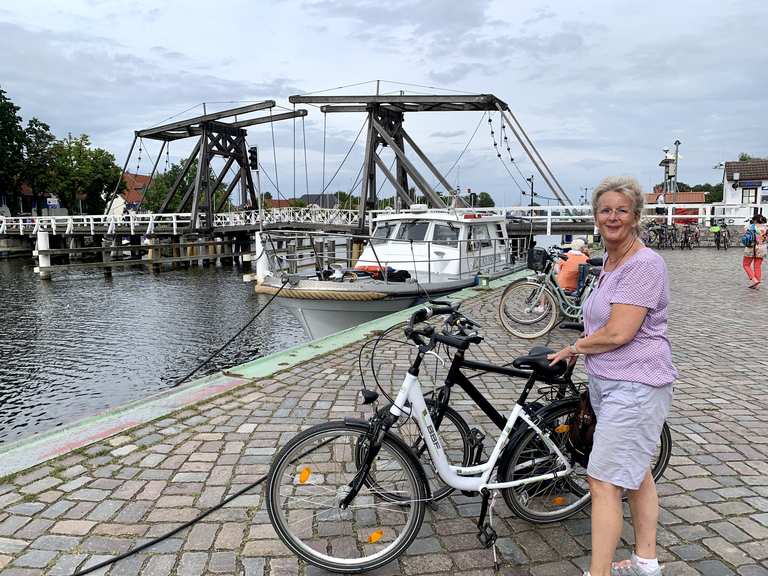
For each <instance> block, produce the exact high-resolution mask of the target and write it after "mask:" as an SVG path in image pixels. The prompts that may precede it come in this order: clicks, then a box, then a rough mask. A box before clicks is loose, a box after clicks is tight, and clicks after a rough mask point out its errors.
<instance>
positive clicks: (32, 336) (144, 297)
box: [0, 260, 307, 442]
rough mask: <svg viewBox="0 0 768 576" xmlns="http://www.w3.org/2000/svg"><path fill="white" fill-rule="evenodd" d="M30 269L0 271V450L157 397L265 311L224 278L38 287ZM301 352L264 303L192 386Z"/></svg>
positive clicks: (79, 281)
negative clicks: (231, 369)
mask: <svg viewBox="0 0 768 576" xmlns="http://www.w3.org/2000/svg"><path fill="white" fill-rule="evenodd" d="M32 266H33V263H32V262H31V261H26V260H24V261H22V260H7V261H3V260H0V442H7V441H11V440H15V439H18V438H20V437H23V436H29V435H31V434H34V433H37V432H41V431H44V430H47V429H50V428H53V427H55V426H60V425H61V424H63V423H66V422H71V421H73V420H76V419H79V418H82V417H84V416H90V415H94V414H96V413H98V412H101V411H103V410H105V409H107V408H110V407H113V406H118V405H120V404H124V403H126V402H130V401H132V400H137V399H141V398H145V397H147V396H149V395H151V394H154V393H156V392H158V391H161V390H163V389H167V388H168V386H169V385H170V384H171V383H173V382H174V381H175V380H177V379H178V378H180V377H182V376H183V375H185V374H186V373H187V372H188V371H190V370H191V369H192V368H194V367H195V366H196V365H197V364H199V363H200V362H201V361H202V360H204V359H205V358H206V357H207V356H208V355H209V354H210V353H211V352H213V351H214V350H215V349H216V348H218V347H219V346H221V345H222V344H224V342H226V341H227V340H228V339H229V338H230V337H231V336H232V335H233V334H234V333H235V332H237V330H239V329H240V328H241V327H242V326H243V325H244V324H245V323H246V322H247V321H248V320H250V319H251V317H252V316H253V315H254V314H256V312H257V311H258V310H259V309H260V308H261V306H263V305H264V304H265V303H266V302H267V300H268V299H269V297H268V296H257V295H255V294H253V285H252V284H245V283H244V282H243V281H242V276H241V273H240V272H238V271H237V270H235V269H232V268H213V267H212V268H193V269H190V270H178V271H171V272H163V273H161V274H152V273H149V272H146V271H138V270H131V271H123V272H115V273H114V276H113V277H112V278H111V279H105V278H104V276H103V275H102V274H101V273H98V272H94V273H82V272H80V273H74V272H73V273H72V274H70V275H61V274H60V275H57V276H54V278H53V279H52V280H51V281H49V282H41V281H40V280H39V279H38V277H37V276H36V275H35V274H34V273H33V272H32ZM305 340H307V337H306V336H305V334H304V331H303V330H302V328H301V325H300V324H299V323H298V321H297V320H296V318H295V317H294V316H293V315H292V314H291V313H290V312H289V311H288V310H286V309H284V308H282V307H281V306H278V305H276V304H274V303H273V304H272V305H270V306H269V307H268V308H267V309H266V310H265V311H264V312H263V313H262V315H261V316H260V317H259V318H258V319H257V320H256V321H255V322H254V323H253V324H252V325H251V326H250V327H249V328H248V329H247V330H246V331H245V332H244V333H243V334H242V335H241V336H240V337H239V338H238V339H237V340H235V342H233V343H232V344H231V345H230V346H228V347H227V348H226V349H225V350H224V351H223V352H222V353H221V355H220V356H219V357H217V358H216V359H214V360H213V361H212V362H211V364H209V365H208V367H207V368H206V369H205V370H203V371H202V372H201V374H204V373H208V372H212V371H215V370H220V369H222V368H225V367H227V366H232V365H234V364H241V363H243V362H246V361H248V360H251V359H253V358H254V357H257V356H262V355H264V354H268V353H270V352H274V351H277V350H280V349H284V348H286V347H288V346H292V345H294V344H298V343H300V342H303V341H305Z"/></svg>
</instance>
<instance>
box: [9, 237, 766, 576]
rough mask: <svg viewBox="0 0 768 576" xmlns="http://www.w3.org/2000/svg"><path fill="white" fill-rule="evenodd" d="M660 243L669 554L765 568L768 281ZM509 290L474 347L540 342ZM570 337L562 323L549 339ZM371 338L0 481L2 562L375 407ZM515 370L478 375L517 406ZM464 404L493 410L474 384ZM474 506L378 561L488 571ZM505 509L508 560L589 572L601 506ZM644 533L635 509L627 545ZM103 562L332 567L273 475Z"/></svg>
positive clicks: (709, 569) (442, 518) (59, 547)
mask: <svg viewBox="0 0 768 576" xmlns="http://www.w3.org/2000/svg"><path fill="white" fill-rule="evenodd" d="M664 256H665V257H666V259H667V262H668V264H669V267H670V273H671V276H672V285H673V299H674V301H673V305H672V321H671V339H672V341H673V346H674V356H675V362H676V364H677V367H678V368H679V370H680V374H681V376H680V380H679V382H678V384H677V386H676V394H675V400H674V407H673V410H672V414H671V416H670V419H669V422H670V425H671V427H672V430H673V436H674V452H673V457H672V461H671V464H670V466H669V468H668V470H667V472H666V476H665V478H664V480H663V481H662V482H661V483H660V484H659V492H660V498H661V506H662V514H661V526H660V530H659V544H660V548H659V555H660V558H661V560H662V561H663V562H664V563H665V564H666V569H665V572H666V574H667V575H669V576H676V575H688V574H691V575H694V574H696V573H700V574H703V575H707V576H729V575H731V574H734V573H738V574H739V575H741V576H760V575H768V424H767V423H766V407H768V406H767V405H768V401H766V383H765V377H766V373H768V360H767V359H766V347H765V345H764V344H763V341H764V337H763V334H764V331H765V326H766V325H768V311H767V310H768V308H767V307H768V293H767V292H768V288H764V289H763V291H762V292H760V291H753V290H749V289H747V288H746V279H745V278H744V277H743V273H742V272H741V270H740V268H739V266H740V260H741V255H740V253H739V251H737V250H731V251H729V252H728V253H726V254H724V253H718V252H714V251H712V250H704V249H702V250H698V251H694V252H687V253H680V252H679V251H675V252H667V253H665V254H664ZM498 296H499V292H498V291H496V292H491V293H487V294H483V295H482V296H481V297H480V298H478V299H476V300H473V301H472V302H470V303H467V304H465V308H466V311H467V312H468V313H470V314H471V315H474V316H476V317H477V318H478V319H479V320H480V321H481V322H482V323H483V324H484V328H483V330H482V331H483V334H484V335H485V336H486V340H485V342H484V343H483V344H482V345H480V346H478V347H477V349H476V350H475V353H474V355H475V357H477V358H480V359H486V360H490V361H494V362H508V361H509V360H511V358H512V357H513V356H514V355H517V354H519V353H522V352H524V351H525V350H526V349H527V348H528V347H529V346H530V345H531V343H530V342H520V341H515V340H514V339H512V338H511V337H509V336H507V335H506V333H504V332H503V331H502V329H501V328H499V326H498V323H497V322H496V320H495V305H496V301H497V299H498ZM393 334H395V335H398V334H399V332H397V331H395V332H393ZM572 338H573V335H572V334H567V333H556V334H553V335H552V340H553V342H552V344H553V345H558V344H562V343H563V342H565V341H568V340H571V339H572ZM390 345H392V346H396V344H394V343H390ZM359 348H360V346H359V345H354V346H349V347H347V348H345V349H342V350H339V351H337V352H334V353H332V354H329V355H327V356H325V357H322V358H320V359H317V360H314V361H312V362H308V363H305V364H303V365H300V366H298V367H295V368H292V369H289V370H287V371H285V372H283V373H280V374H277V375H275V376H274V377H273V378H271V379H265V380H260V381H255V382H253V384H251V385H248V386H245V387H242V388H239V389H237V390H235V391H232V392H229V393H227V394H224V395H222V396H219V397H217V398H215V399H213V400H210V401H206V402H205V403H202V404H199V405H196V406H194V407H193V408H189V409H185V410H182V411H180V412H177V413H175V414H172V415H171V416H169V417H167V418H164V419H162V420H159V421H155V422H151V423H148V424H146V425H142V426H140V427H138V428H135V429H133V430H131V431H130V432H129V433H125V434H122V435H120V436H117V437H113V438H110V439H108V440H105V441H101V442H99V443H98V444H95V445H91V446H89V447H87V448H85V449H83V450H80V451H78V452H76V453H71V454H69V455H66V456H63V457H61V458H58V459H56V460H53V461H51V462H49V463H47V464H45V465H42V466H39V467H37V468H34V469H30V470H27V471H25V472H23V473H21V474H18V475H16V476H15V477H13V478H8V479H4V480H0V570H1V571H2V574H3V575H7V576H13V575H26V574H52V575H53V574H72V573H73V572H74V571H75V569H76V568H78V567H79V568H81V569H82V568H83V567H84V566H88V565H93V564H95V563H98V562H100V561H102V560H104V559H106V558H108V557H110V556H114V555H117V554H119V553H122V552H125V551H127V550H130V549H131V548H133V547H134V546H136V545H137V544H140V543H142V542H146V541H147V540H148V539H151V538H153V537H156V536H158V535H161V534H164V533H165V532H167V531H169V530H171V529H172V528H174V527H176V526H178V525H179V523H181V522H183V521H186V520H189V519H191V518H193V517H194V516H196V515H197V514H199V513H200V512H201V511H203V510H205V509H207V508H209V507H211V506H213V505H214V504H216V503H218V502H219V501H221V500H222V498H224V497H226V496H227V495H228V494H231V493H233V492H234V491H236V490H237V489H239V488H241V487H243V486H245V485H247V484H249V483H251V482H253V481H254V480H255V479H257V478H258V477H259V476H261V475H262V474H264V473H265V472H266V471H267V469H268V465H269V462H270V460H271V458H272V457H273V455H274V453H275V450H276V449H277V448H278V447H279V446H280V445H282V444H284V443H285V442H286V441H287V440H288V439H289V438H290V437H291V436H292V435H293V434H294V433H295V432H296V431H298V430H299V429H300V428H303V427H307V426H309V425H311V424H314V423H318V422H323V421H326V420H328V419H334V418H339V417H343V416H347V415H353V414H358V413H359V414H364V413H365V412H364V411H363V410H362V409H361V407H360V406H359V405H358V403H357V399H356V395H357V391H358V389H359V388H360V375H359V373H358V370H357V364H356V362H357V354H358V350H359ZM395 372H397V370H395ZM516 384H517V383H510V382H508V381H507V382H505V381H502V380H501V379H496V378H494V379H484V380H483V381H482V382H481V383H480V387H481V389H482V388H485V391H486V392H487V393H488V394H489V395H490V396H491V397H493V398H494V399H495V401H496V403H497V404H499V405H502V406H509V405H510V403H511V402H512V400H513V399H514V398H515V397H516V395H517V390H518V388H517V385H516ZM455 406H457V407H459V409H460V411H461V412H462V413H469V419H470V420H475V421H476V423H477V424H480V425H482V421H481V418H480V415H479V414H477V413H475V412H471V411H470V407H469V404H467V403H466V402H463V401H462V399H461V398H460V397H456V403H455ZM478 509H479V502H478V499H477V498H469V497H465V496H461V495H459V496H454V497H451V498H449V499H448V500H447V501H443V502H441V503H440V505H439V507H438V508H437V509H436V510H432V511H430V512H429V513H428V521H426V522H425V524H424V528H423V530H422V532H421V534H420V536H419V538H418V539H417V540H416V541H415V542H414V543H413V545H412V546H411V547H410V549H409V550H408V551H407V553H406V554H405V555H404V556H403V557H401V558H400V559H399V560H398V561H396V562H394V563H392V564H390V565H389V566H387V567H385V568H383V569H380V570H379V571H378V574H399V573H404V574H426V573H430V574H431V573H445V574H449V573H451V574H475V575H481V574H492V573H493V562H492V555H491V552H490V551H488V550H485V549H481V548H480V547H479V546H478V543H477V540H476V537H475V533H476V530H475V527H474V524H473V520H474V519H475V518H476V514H477V511H478ZM496 512H497V514H496V516H497V520H496V528H497V531H498V532H499V535H500V537H499V542H498V544H499V550H500V553H501V555H502V568H501V573H502V574H528V573H532V574H535V575H537V576H538V575H541V576H548V575H552V576H556V575H560V574H563V575H576V574H579V573H580V570H581V569H583V568H584V567H585V565H586V562H587V559H588V554H589V518H588V515H587V514H588V513H582V514H581V515H579V516H578V517H575V518H572V519H570V520H568V521H565V522H562V523H559V524H554V525H549V526H546V527H538V526H534V525H531V524H528V523H526V522H524V521H521V520H519V519H516V518H515V517H513V516H512V515H511V513H510V512H509V510H507V509H506V508H505V506H504V504H503V501H501V499H499V501H498V503H497V509H496ZM632 540H633V536H632V532H631V529H630V527H629V525H628V524H627V525H626V530H625V531H624V536H623V541H622V548H621V550H620V554H621V555H622V556H626V555H627V554H628V552H629V550H630V549H631V546H632ZM98 573H99V574H107V573H108V574H111V575H122V574H137V573H141V574H147V575H153V576H161V575H167V574H171V575H173V574H175V575H179V576H182V575H183V576H192V575H198V574H245V575H248V576H260V575H262V574H269V575H270V576H280V575H285V574H319V572H318V571H316V570H314V569H312V568H308V569H307V568H305V567H304V566H303V565H302V564H300V563H299V562H297V560H296V558H295V557H294V556H292V555H291V554H289V553H288V551H287V550H286V549H285V548H284V547H283V545H282V544H281V543H280V541H279V540H278V539H277V537H276V535H275V533H274V532H273V530H272V529H271V527H270V525H269V523H268V520H267V516H266V512H265V509H264V505H263V500H262V497H261V493H260V491H259V489H256V490H254V492H253V493H252V494H251V493H249V494H247V495H245V496H242V497H239V498H237V499H236V500H234V501H233V502H231V503H230V504H228V505H227V506H225V507H224V508H223V509H222V510H220V511H217V512H214V513H213V514H211V515H209V516H207V517H206V518H205V519H204V520H203V521H201V522H200V523H198V524H196V525H195V526H194V527H192V528H191V529H187V530H185V531H183V532H181V533H179V534H177V535H175V536H173V537H171V538H169V539H168V540H165V541H164V542H162V543H161V544H158V545H156V546H155V547H154V548H152V549H150V550H147V551H145V552H142V553H140V554H138V555H134V556H131V557H129V558H127V559H125V560H122V561H120V562H119V563H117V564H115V565H113V566H112V567H111V568H110V569H109V570H108V571H106V570H101V571H99V572H98Z"/></svg>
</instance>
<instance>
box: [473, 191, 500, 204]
mask: <svg viewBox="0 0 768 576" xmlns="http://www.w3.org/2000/svg"><path fill="white" fill-rule="evenodd" d="M477 198H478V206H480V207H481V208H493V207H494V206H496V203H495V202H494V201H493V198H491V195H490V194H488V192H480V194H479V195H478V197H477Z"/></svg>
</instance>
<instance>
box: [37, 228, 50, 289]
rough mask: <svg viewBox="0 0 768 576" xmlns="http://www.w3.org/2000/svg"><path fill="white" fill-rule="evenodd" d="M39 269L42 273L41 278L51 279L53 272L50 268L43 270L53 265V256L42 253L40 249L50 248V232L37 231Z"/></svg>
mask: <svg viewBox="0 0 768 576" xmlns="http://www.w3.org/2000/svg"><path fill="white" fill-rule="evenodd" d="M36 249H37V251H38V255H37V265H38V269H37V271H38V272H39V273H40V278H42V279H43V280H50V278H51V272H50V271H49V270H43V268H48V267H50V265H51V256H50V255H49V254H40V253H39V252H40V250H49V249H50V244H49V239H48V232H43V231H40V232H38V233H37V248H36Z"/></svg>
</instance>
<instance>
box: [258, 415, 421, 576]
mask: <svg viewBox="0 0 768 576" xmlns="http://www.w3.org/2000/svg"><path fill="white" fill-rule="evenodd" d="M337 440H341V441H340V442H339V443H336V441H337ZM368 441H369V425H368V423H367V422H363V421H335V422H327V423H325V424H319V425H317V426H313V427H312V428H309V429H308V430H305V431H303V432H301V433H299V434H297V435H296V436H294V437H293V438H292V439H291V440H290V441H289V442H288V444H287V445H286V446H285V447H284V448H283V449H282V450H281V451H280V453H279V454H278V455H277V457H276V458H275V460H274V462H273V464H272V466H271V468H270V472H269V478H268V481H267V488H266V501H267V512H268V514H269V519H270V521H271V522H272V526H273V527H274V529H275V531H276V532H277V534H278V536H279V537H280V539H281V540H282V541H283V542H284V543H285V545H286V546H287V547H288V548H289V549H290V550H291V551H292V552H293V553H294V554H296V555H297V556H298V557H299V558H301V559H302V560H304V561H306V562H309V563H310V564H313V565H315V566H318V567H320V568H323V569H325V570H330V571H332V572H342V573H354V572H362V571H367V570H373V569H375V568H378V567H380V566H383V565H385V564H387V563H388V562H391V561H392V560H393V559H395V558H397V557H398V556H399V555H400V554H402V553H403V552H404V551H405V550H406V549H407V548H408V546H409V545H410V544H411V542H413V540H414V539H415V538H416V536H417V535H418V532H419V530H420V529H421V524H422V522H423V521H424V509H425V501H426V499H427V486H426V480H425V479H424V474H423V471H422V469H421V467H420V465H419V464H418V462H417V461H416V460H415V458H414V456H413V454H411V453H410V451H409V449H408V447H407V446H405V445H404V444H403V443H402V441H400V440H399V439H397V437H395V436H392V435H386V436H385V437H384V439H383V441H382V445H381V451H380V452H379V455H378V456H377V457H376V460H375V461H374V463H373V468H374V469H376V470H378V469H379V468H381V471H382V472H384V471H386V473H387V474H389V475H390V477H391V478H392V479H393V482H394V481H395V479H396V477H397V470H396V469H395V466H396V465H399V466H400V467H402V477H401V478H400V483H399V484H397V486H398V487H399V488H402V489H407V490H408V492H407V494H408V495H409V496H410V498H408V499H407V500H402V501H401V502H400V503H399V504H393V503H391V502H386V501H385V502H384V503H383V505H381V504H382V503H379V504H380V505H377V500H378V496H377V495H376V494H375V493H374V492H372V491H370V490H369V489H367V488H366V486H365V485H364V486H363V487H362V488H361V489H360V492H359V493H358V495H357V496H356V497H355V499H354V500H353V501H352V504H351V505H350V506H348V507H347V508H345V509H342V508H341V507H340V506H339V503H340V501H341V499H342V498H343V497H344V496H345V495H346V494H347V492H345V490H346V489H348V488H349V483H350V482H351V481H352V479H353V478H354V477H355V475H356V474H357V472H358V470H357V467H356V466H352V464H353V461H352V454H353V450H355V449H356V446H357V445H358V444H359V443H361V442H362V443H367V442H368ZM331 443H333V445H331ZM312 444H316V445H315V446H311V445H312ZM329 446H330V448H329ZM380 478H381V476H380ZM398 491H400V490H398ZM403 493H405V492H403ZM329 496H330V498H329ZM291 504H294V508H289V506H290V505H291ZM315 506H316V507H318V508H320V507H322V510H321V511H320V512H319V513H318V512H316V511H315V510H314V508H313V507H315ZM308 511H309V513H308ZM326 513H328V514H327V515H326V516H325V517H323V515H324V514H326ZM401 521H402V527H400V528H398V526H399V524H400V522H401ZM358 531H359V532H358ZM366 535H367V536H366Z"/></svg>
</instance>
